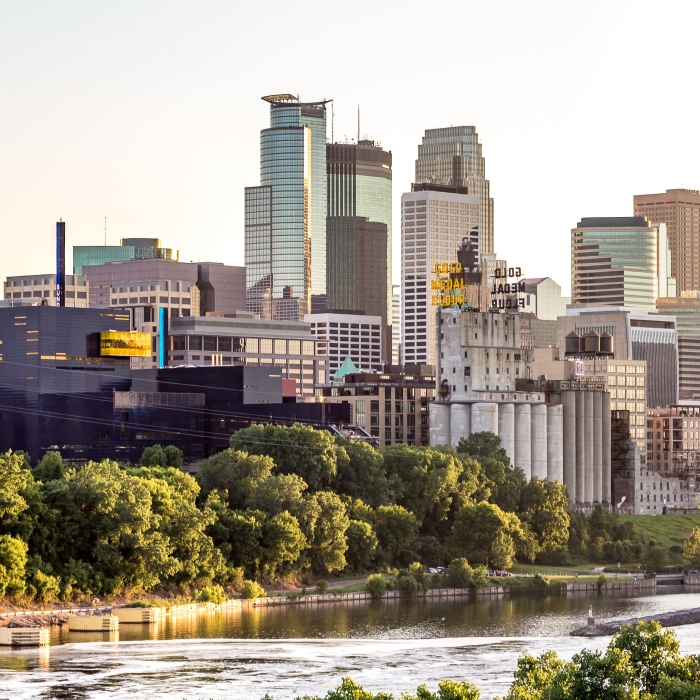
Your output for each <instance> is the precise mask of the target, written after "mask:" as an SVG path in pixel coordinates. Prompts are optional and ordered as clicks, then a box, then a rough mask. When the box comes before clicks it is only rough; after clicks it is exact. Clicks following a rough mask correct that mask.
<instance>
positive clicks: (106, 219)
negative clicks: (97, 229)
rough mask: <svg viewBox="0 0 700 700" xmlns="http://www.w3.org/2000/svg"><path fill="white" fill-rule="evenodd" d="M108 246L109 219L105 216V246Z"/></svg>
mask: <svg viewBox="0 0 700 700" xmlns="http://www.w3.org/2000/svg"><path fill="white" fill-rule="evenodd" d="M106 245H107V217H106V216H105V246H106Z"/></svg>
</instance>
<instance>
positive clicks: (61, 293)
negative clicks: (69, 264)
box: [56, 220, 66, 306]
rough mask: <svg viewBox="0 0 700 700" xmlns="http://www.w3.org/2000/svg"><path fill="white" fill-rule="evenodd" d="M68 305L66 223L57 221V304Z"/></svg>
mask: <svg viewBox="0 0 700 700" xmlns="http://www.w3.org/2000/svg"><path fill="white" fill-rule="evenodd" d="M65 305H66V224H65V222H64V221H63V220H61V221H57V222H56V306H65Z"/></svg>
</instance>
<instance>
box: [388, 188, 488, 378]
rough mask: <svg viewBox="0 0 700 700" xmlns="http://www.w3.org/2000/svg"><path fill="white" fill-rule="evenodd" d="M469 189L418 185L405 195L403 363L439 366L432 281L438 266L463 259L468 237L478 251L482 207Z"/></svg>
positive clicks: (403, 213)
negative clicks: (461, 254)
mask: <svg viewBox="0 0 700 700" xmlns="http://www.w3.org/2000/svg"><path fill="white" fill-rule="evenodd" d="M462 192H466V188H463V187H445V186H440V185H432V184H416V185H414V186H413V191H412V192H407V193H406V194H404V195H402V197H401V292H402V303H401V353H402V359H401V362H402V364H429V365H435V364H436V354H435V353H436V337H435V334H436V329H435V307H431V294H430V282H431V277H432V273H433V270H434V269H435V265H436V264H437V263H452V262H456V261H457V249H458V248H459V246H460V245H461V243H462V241H463V239H465V238H466V239H467V240H469V241H470V242H471V243H472V244H473V245H474V246H476V248H477V250H478V246H479V245H480V234H479V231H480V226H481V209H480V200H479V197H477V196H472V195H468V194H463V193H462Z"/></svg>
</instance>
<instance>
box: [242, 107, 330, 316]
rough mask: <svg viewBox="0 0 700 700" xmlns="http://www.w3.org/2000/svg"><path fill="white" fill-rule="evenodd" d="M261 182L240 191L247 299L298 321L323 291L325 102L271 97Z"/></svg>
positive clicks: (263, 310) (267, 312)
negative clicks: (241, 193)
mask: <svg viewBox="0 0 700 700" xmlns="http://www.w3.org/2000/svg"><path fill="white" fill-rule="evenodd" d="M263 100H265V101H266V102H269V104H270V128H269V129H263V130H262V131H261V132H260V186H259V187H247V188H246V190H245V263H246V297H247V307H248V310H249V311H253V312H254V313H257V314H259V315H260V316H261V317H262V318H269V319H278V320H295V321H299V320H301V319H302V318H303V317H304V315H305V314H307V313H309V312H310V311H311V296H312V294H313V295H323V294H325V293H326V103H327V101H322V102H300V101H299V98H298V97H295V96H294V95H269V96H267V97H263Z"/></svg>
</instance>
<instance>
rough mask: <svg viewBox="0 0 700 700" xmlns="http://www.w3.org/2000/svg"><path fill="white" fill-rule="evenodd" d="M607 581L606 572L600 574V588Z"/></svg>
mask: <svg viewBox="0 0 700 700" xmlns="http://www.w3.org/2000/svg"><path fill="white" fill-rule="evenodd" d="M607 582H608V579H607V577H606V576H605V574H601V575H600V576H598V588H600V587H601V586H604V585H605V584H606V583H607Z"/></svg>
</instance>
